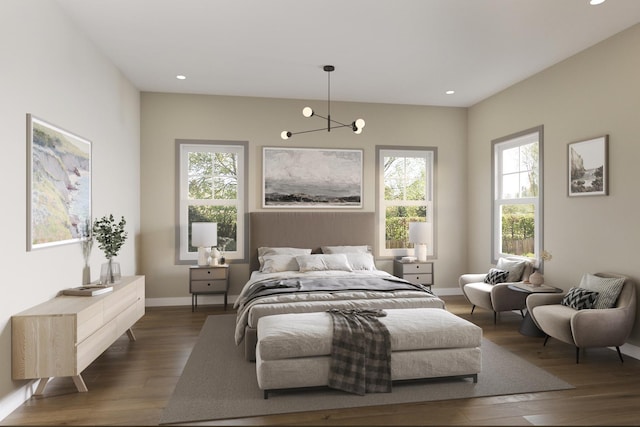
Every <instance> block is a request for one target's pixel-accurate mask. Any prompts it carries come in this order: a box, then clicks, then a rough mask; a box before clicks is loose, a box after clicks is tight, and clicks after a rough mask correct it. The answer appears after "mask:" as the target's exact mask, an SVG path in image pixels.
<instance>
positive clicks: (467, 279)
mask: <svg viewBox="0 0 640 427" xmlns="http://www.w3.org/2000/svg"><path fill="white" fill-rule="evenodd" d="M485 276H486V274H484V273H470V274H463V275H462V276H460V278H459V279H458V284H459V285H460V289H461V290H462V294H463V295H464V296H465V297H466V296H467V293H466V292H465V291H464V285H466V284H467V283H478V282H483V281H484V278H485Z"/></svg>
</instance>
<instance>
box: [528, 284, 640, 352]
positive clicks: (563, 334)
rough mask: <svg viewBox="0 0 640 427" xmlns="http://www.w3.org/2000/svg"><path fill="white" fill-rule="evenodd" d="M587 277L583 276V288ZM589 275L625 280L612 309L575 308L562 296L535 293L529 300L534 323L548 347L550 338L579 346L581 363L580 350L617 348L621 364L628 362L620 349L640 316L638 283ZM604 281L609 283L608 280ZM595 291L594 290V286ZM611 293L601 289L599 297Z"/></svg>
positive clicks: (577, 350)
mask: <svg viewBox="0 0 640 427" xmlns="http://www.w3.org/2000/svg"><path fill="white" fill-rule="evenodd" d="M586 276H587V275H585V276H584V277H583V280H582V282H581V285H580V286H581V287H582V286H583V282H584V281H585V277H586ZM589 276H590V277H592V278H593V277H596V278H602V279H622V280H624V282H623V284H622V288H621V289H620V288H618V289H620V290H619V295H618V296H617V299H616V298H615V297H614V298H612V299H611V301H612V304H613V306H612V307H611V308H597V306H596V308H590V309H582V307H577V308H574V307H571V306H568V305H567V300H566V299H564V295H562V294H531V295H529V297H528V298H527V309H528V310H529V313H531V318H532V319H533V321H534V323H535V324H536V325H537V326H538V327H539V328H540V329H541V330H542V331H543V332H544V333H545V334H546V337H545V340H544V345H546V344H547V341H548V340H549V337H553V338H555V339H558V340H560V341H563V342H565V343H567V344H571V345H575V347H576V363H580V349H581V348H587V347H615V348H616V350H617V351H618V357H619V358H620V361H621V362H624V359H623V358H622V353H620V346H621V345H622V344H624V343H625V341H626V340H627V338H628V337H629V334H630V333H631V329H632V328H633V324H634V321H635V317H636V287H635V284H634V283H633V282H632V281H631V280H629V279H628V278H626V277H625V276H620V275H617V274H609V273H596V274H595V275H589ZM596 280H597V279H596ZM602 282H603V283H607V281H606V280H603V281H602ZM608 283H612V281H608ZM591 289H592V290H594V288H593V287H592V288H591ZM595 290H598V289H595ZM607 293H608V291H607V290H603V289H600V292H599V295H600V296H599V297H598V298H602V296H603V295H606V294H607ZM563 299H564V305H563V304H562V302H563ZM596 304H597V302H596Z"/></svg>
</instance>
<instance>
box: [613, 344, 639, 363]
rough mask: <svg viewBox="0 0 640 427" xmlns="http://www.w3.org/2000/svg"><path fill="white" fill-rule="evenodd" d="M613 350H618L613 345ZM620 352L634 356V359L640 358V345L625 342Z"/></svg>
mask: <svg viewBox="0 0 640 427" xmlns="http://www.w3.org/2000/svg"><path fill="white" fill-rule="evenodd" d="M611 350H613V351H616V349H615V348H614V347H611ZM620 353H622V354H624V355H625V356H629V357H633V358H634V359H638V360H640V347H638V346H637V345H633V344H629V343H627V344H623V345H621V346H620Z"/></svg>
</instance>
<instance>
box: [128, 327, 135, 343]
mask: <svg viewBox="0 0 640 427" xmlns="http://www.w3.org/2000/svg"><path fill="white" fill-rule="evenodd" d="M127 336H128V337H129V341H135V340H136V336H135V335H133V329H131V328H129V329H127Z"/></svg>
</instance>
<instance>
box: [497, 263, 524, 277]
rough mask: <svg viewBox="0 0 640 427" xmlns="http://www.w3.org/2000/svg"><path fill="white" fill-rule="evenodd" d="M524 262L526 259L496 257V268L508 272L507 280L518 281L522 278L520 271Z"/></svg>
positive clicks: (522, 269)
mask: <svg viewBox="0 0 640 427" xmlns="http://www.w3.org/2000/svg"><path fill="white" fill-rule="evenodd" d="M526 264H527V261H525V260H515V259H508V258H500V259H498V264H497V265H496V268H497V269H499V270H506V271H508V272H509V276H508V277H507V280H506V281H507V282H519V281H520V280H522V273H523V272H524V267H525V266H526Z"/></svg>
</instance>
